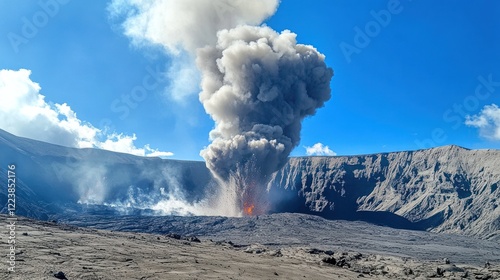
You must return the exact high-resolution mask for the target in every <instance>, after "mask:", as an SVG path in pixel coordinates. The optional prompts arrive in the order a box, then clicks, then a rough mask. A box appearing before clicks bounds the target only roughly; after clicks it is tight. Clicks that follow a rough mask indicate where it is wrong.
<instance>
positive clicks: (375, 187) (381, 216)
mask: <svg viewBox="0 0 500 280" xmlns="http://www.w3.org/2000/svg"><path fill="white" fill-rule="evenodd" d="M272 184H273V186H282V187H283V188H284V190H285V191H284V192H285V193H286V192H288V193H292V194H296V196H295V197H294V200H295V203H293V204H294V205H301V206H305V207H302V208H301V209H296V210H299V211H301V212H315V213H319V214H320V215H321V216H325V217H332V218H347V219H367V220H372V221H373V220H378V222H379V223H383V224H384V223H385V224H393V225H394V224H397V225H399V226H401V227H406V228H415V229H428V228H431V229H433V230H434V231H438V232H443V231H444V232H462V233H466V234H471V235H478V236H482V237H488V236H490V235H498V234H500V207H499V204H500V190H499V188H498V185H499V184H500V151H497V150H467V149H464V148H461V147H458V146H445V147H439V148H434V149H429V150H419V151H413V152H397V153H386V154H374V155H363V156H350V157H308V158H292V159H290V161H289V164H288V165H286V166H285V167H284V168H283V169H282V170H281V171H279V172H278V173H277V174H276V175H275V177H274V178H273V182H272ZM282 192H283V191H282ZM282 192H281V193H282ZM277 193H280V192H277ZM280 196H283V194H280ZM285 196H286V194H285ZM288 196H291V195H290V194H289V195H288ZM287 205H289V202H287V203H282V205H281V206H280V208H278V210H279V209H286V208H288V206H287ZM363 211H370V212H363ZM377 212H378V213H377ZM387 212H389V213H392V214H395V215H398V216H401V217H404V218H405V219H407V221H405V220H401V219H400V220H399V222H398V221H397V218H395V217H393V216H392V215H391V214H389V213H387ZM386 219H388V220H386Z"/></svg>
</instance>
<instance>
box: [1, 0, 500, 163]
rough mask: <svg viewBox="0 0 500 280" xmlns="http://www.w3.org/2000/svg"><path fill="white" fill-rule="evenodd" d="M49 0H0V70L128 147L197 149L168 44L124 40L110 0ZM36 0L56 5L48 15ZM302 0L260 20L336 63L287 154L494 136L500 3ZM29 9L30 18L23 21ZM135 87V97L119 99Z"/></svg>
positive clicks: (193, 111) (491, 139)
mask: <svg viewBox="0 0 500 280" xmlns="http://www.w3.org/2000/svg"><path fill="white" fill-rule="evenodd" d="M54 1H56V0H49V1H47V0H41V1H16V2H14V1H6V0H1V1H0V18H2V24H1V25H0V34H1V37H0V69H10V70H18V69H21V68H23V69H29V70H31V76H30V77H29V78H30V79H31V81H33V82H36V83H38V84H39V85H40V86H41V90H40V94H42V95H44V96H45V101H46V102H47V103H48V104H56V103H57V104H63V103H66V104H67V105H69V106H70V107H71V109H72V111H74V112H76V114H77V117H78V119H79V120H82V121H84V122H86V123H89V124H92V126H94V127H96V128H99V129H104V127H105V126H107V127H108V128H107V131H111V132H116V133H123V134H124V135H133V134H135V135H136V136H137V139H136V140H135V145H136V146H137V147H143V146H144V145H147V144H148V145H149V146H150V147H151V148H153V149H158V150H159V151H169V152H173V153H174V155H173V156H172V158H177V159H189V160H201V159H202V158H201V157H200V156H199V152H200V150H201V149H203V148H204V147H205V146H207V145H208V144H209V139H208V133H209V132H210V130H211V129H212V128H213V126H214V124H213V121H212V120H211V119H210V117H209V116H208V115H207V114H206V113H205V112H204V110H203V107H202V105H201V104H200V102H199V101H198V99H197V96H196V94H194V95H191V96H189V97H187V98H184V99H183V101H182V102H176V101H175V100H173V98H172V97H171V95H170V94H169V93H168V92H167V91H168V89H169V88H171V86H170V87H169V85H170V84H171V81H169V80H168V79H164V78H162V77H163V76H162V74H161V73H162V72H165V71H167V70H168V65H169V64H170V63H172V61H171V59H170V58H169V56H168V55H166V54H165V52H164V51H162V49H161V48H159V47H151V46H149V47H137V46H136V45H133V44H131V40H130V38H128V37H127V36H125V35H124V34H123V30H122V29H121V27H120V22H119V21H117V20H113V19H111V18H110V15H109V12H108V11H107V6H108V4H109V3H108V2H106V1H79V0H72V1H62V0H61V1H59V2H54ZM40 3H57V9H55V11H54V12H53V13H51V14H48V13H47V12H44V10H43V7H42V6H43V5H40ZM305 3H306V2H304V1H292V0H284V1H282V2H281V4H280V6H279V8H278V10H277V12H276V13H275V14H274V15H273V16H272V17H271V18H270V19H268V20H267V21H266V24H267V25H268V26H270V27H271V28H273V29H275V30H277V31H282V30H285V29H289V30H291V31H292V32H294V33H296V34H298V37H297V39H298V42H299V43H303V44H310V45H314V46H315V47H316V48H317V49H318V50H319V51H320V52H322V53H323V54H325V55H326V61H327V64H328V65H329V66H330V67H332V68H333V69H334V71H335V76H334V78H333V79H332V83H331V88H332V98H331V100H330V101H328V102H327V103H326V105H325V107H324V108H322V109H320V110H319V111H318V113H317V114H316V115H315V116H313V117H309V118H307V119H306V120H305V121H304V123H303V129H302V140H301V143H300V145H299V146H298V147H297V148H296V149H295V150H294V151H293V152H292V156H301V155H305V154H306V148H305V146H313V145H314V144H316V143H322V144H324V145H327V146H328V147H329V148H330V149H331V150H333V151H334V152H335V153H336V154H339V155H350V154H365V153H376V152H386V151H398V150H415V149H420V148H429V147H433V146H441V145H448V144H456V145H460V146H464V147H468V148H497V149H498V148H500V132H499V131H500V128H499V126H500V113H499V110H498V108H495V106H494V105H492V104H500V65H499V64H498V61H500V52H499V51H498V50H499V49H500V18H499V17H498V15H499V14H500V3H499V2H497V1H476V2H473V1H431V0H419V1H410V0H401V1H393V0H390V1H351V0H343V1H336V0H335V1H331V0H314V1H307V4H305ZM52 8H53V7H52ZM43 13H45V18H44V16H43V15H42V14H43ZM387 15H390V19H389V18H388V17H387ZM377 18H378V19H377ZM377 20H378V21H377ZM26 22H28V23H38V27H37V26H35V30H28V31H31V33H30V32H28V33H26V28H25V25H26V24H27V23H26ZM23 28H24V29H25V30H24V33H23ZM12 34H15V35H12ZM26 34H28V35H29V36H25V35H26ZM16 35H18V36H20V37H21V38H22V39H21V41H19V40H20V39H19V37H15V36H16ZM363 39H364V40H363ZM13 42H14V43H13ZM179 70H180V69H179ZM157 76H158V77H157ZM192 82H193V83H197V82H198V80H197V78H196V77H193V79H192ZM141 87H142V88H143V89H144V88H146V89H145V90H144V91H141V94H142V95H141V98H140V101H137V100H135V101H134V100H132V101H130V100H129V101H128V102H129V103H127V101H126V99H127V96H128V98H130V96H131V94H132V92H133V91H134V90H140V89H138V88H141ZM187 87H188V88H193V85H187ZM194 89H195V91H196V84H195V85H194ZM0 98H2V96H1V95H0ZM3 102H5V101H3ZM485 106H486V107H485ZM467 116H469V117H468V118H467ZM467 120H468V121H467ZM466 122H467V123H468V125H466ZM19 125H22V124H19ZM5 127H6V125H5V123H4V124H2V123H0V128H2V129H5Z"/></svg>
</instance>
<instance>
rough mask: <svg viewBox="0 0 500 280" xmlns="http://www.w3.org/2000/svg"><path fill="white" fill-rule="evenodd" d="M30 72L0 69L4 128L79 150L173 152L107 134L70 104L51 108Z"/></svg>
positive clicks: (0, 126) (144, 153)
mask: <svg viewBox="0 0 500 280" xmlns="http://www.w3.org/2000/svg"><path fill="white" fill-rule="evenodd" d="M30 74H31V71H30V70H26V69H21V70H18V71H14V70H0V100H1V102H0V129H3V130H6V131H8V132H10V133H13V134H15V135H18V136H22V137H27V138H31V139H36V140H40V141H44V142H48V143H53V144H58V145H62V146H67V147H76V148H100V149H105V150H111V151H115V152H123V153H129V154H133V155H138V156H161V157H165V156H171V155H173V154H172V153H170V152H161V151H158V150H156V149H152V148H150V147H149V145H146V146H144V147H142V148H140V147H136V146H135V144H134V141H135V140H136V139H137V137H136V136H135V135H133V136H127V135H122V134H116V133H114V134H105V133H104V132H103V131H101V130H100V129H98V128H96V127H94V126H93V125H92V124H90V123H88V122H85V121H82V120H80V119H78V117H77V114H76V113H75V112H74V111H73V110H72V109H71V107H70V106H69V105H67V104H66V103H63V104H57V103H56V104H54V105H51V104H49V103H47V102H46V101H45V96H43V95H41V94H40V90H41V87H40V85H39V84H38V83H35V82H33V81H31V80H30V77H29V76H30Z"/></svg>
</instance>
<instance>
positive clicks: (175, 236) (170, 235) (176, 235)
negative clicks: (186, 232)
mask: <svg viewBox="0 0 500 280" xmlns="http://www.w3.org/2000/svg"><path fill="white" fill-rule="evenodd" d="M166 237H168V238H173V239H177V240H180V239H181V235H180V234H177V233H169V234H167V235H166Z"/></svg>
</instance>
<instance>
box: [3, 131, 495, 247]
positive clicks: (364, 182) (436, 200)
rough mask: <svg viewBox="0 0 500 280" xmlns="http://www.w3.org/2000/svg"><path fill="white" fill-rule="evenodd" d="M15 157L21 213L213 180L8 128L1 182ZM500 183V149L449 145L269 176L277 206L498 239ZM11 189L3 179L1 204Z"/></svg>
mask: <svg viewBox="0 0 500 280" xmlns="http://www.w3.org/2000/svg"><path fill="white" fill-rule="evenodd" d="M11 163H15V164H17V167H16V170H17V180H18V182H19V183H18V190H17V193H16V195H17V197H18V198H19V201H18V209H19V213H18V214H22V215H27V216H32V217H36V218H41V217H46V216H47V215H50V213H51V212H52V213H53V212H58V213H60V212H61V211H68V209H69V208H68V205H71V204H76V202H77V201H78V200H82V199H88V200H94V201H93V202H94V203H97V204H99V203H103V204H105V203H117V202H123V203H129V202H131V201H132V202H134V203H136V204H140V203H141V201H143V202H145V203H151V202H154V200H155V199H159V198H160V197H161V193H163V192H169V191H172V190H173V191H174V192H175V191H176V190H179V189H181V190H182V193H183V195H184V197H183V199H185V200H186V201H198V200H200V199H201V198H203V197H204V196H205V194H206V193H207V192H210V190H209V188H210V186H213V184H211V176H210V173H209V171H208V170H207V169H206V168H205V164H204V163H203V162H186V161H175V160H162V159H159V158H141V157H136V156H131V155H126V154H119V153H112V152H108V151H102V150H94V149H82V150H78V149H71V148H66V147H61V146H56V145H51V144H47V143H43V142H39V141H34V140H30V139H25V138H20V137H16V136H14V135H11V134H9V133H6V132H5V131H1V130H0V175H1V178H0V184H1V185H2V186H5V185H6V183H7V182H6V181H7V179H6V178H7V177H6V175H5V169H6V167H7V164H11ZM499 184H500V151H498V150H467V149H464V148H460V147H457V146H446V147H440V148H435V149H429V150H420V151H413V152H395V153H385V154H374V155H361V156H340V157H303V158H291V159H290V160H289V162H288V164H286V165H285V166H284V167H283V169H282V170H280V171H279V172H277V173H276V174H274V175H273V177H272V180H271V183H270V185H269V186H270V197H271V201H272V203H271V205H272V211H273V212H300V213H307V214H315V215H320V216H323V217H326V218H334V219H347V220H365V221H369V222H372V223H377V224H383V225H388V226H391V227H396V228H407V229H419V230H432V231H436V232H450V233H462V234H467V235H475V236H478V237H482V238H489V239H498V240H500V207H499V204H500V188H499ZM6 198H7V190H6V188H3V187H2V188H0V201H1V206H2V207H3V206H4V204H5V202H6V200H7V199H6ZM91 202H92V201H91ZM2 207H0V209H1V208H2ZM4 210H5V208H4ZM44 211H45V212H47V213H46V214H47V215H45V213H43V212H44ZM35 214H36V215H35Z"/></svg>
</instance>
